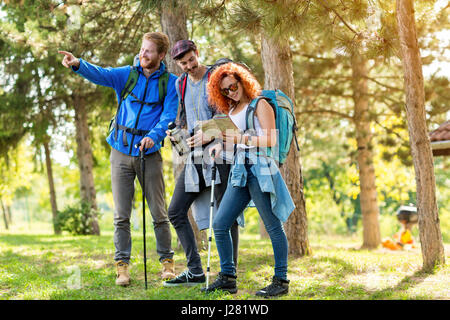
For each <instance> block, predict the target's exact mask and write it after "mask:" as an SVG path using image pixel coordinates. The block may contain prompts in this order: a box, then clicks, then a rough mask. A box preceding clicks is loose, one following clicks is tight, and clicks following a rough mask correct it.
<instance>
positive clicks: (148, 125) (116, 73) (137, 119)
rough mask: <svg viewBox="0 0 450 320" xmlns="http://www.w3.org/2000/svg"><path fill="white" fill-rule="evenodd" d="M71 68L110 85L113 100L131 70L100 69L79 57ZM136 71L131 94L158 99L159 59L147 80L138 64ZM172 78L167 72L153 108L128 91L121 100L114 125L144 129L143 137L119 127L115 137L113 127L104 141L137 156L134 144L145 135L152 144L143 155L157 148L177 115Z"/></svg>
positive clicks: (121, 88)
mask: <svg viewBox="0 0 450 320" xmlns="http://www.w3.org/2000/svg"><path fill="white" fill-rule="evenodd" d="M72 70H73V71H74V72H76V73H77V74H79V75H81V76H82V77H84V78H85V79H87V80H89V81H91V82H93V83H95V84H98V85H101V86H106V87H111V88H113V89H114V90H115V92H116V96H117V101H119V99H120V93H121V92H122V90H123V88H124V87H125V84H126V82H127V80H128V76H129V74H130V72H131V68H130V66H124V67H118V68H102V67H99V66H96V65H94V64H92V63H89V62H87V61H85V60H83V59H80V67H79V68H78V69H75V68H74V67H72ZM137 70H138V72H139V79H138V81H137V83H136V86H135V87H134V89H133V91H132V92H133V94H134V95H135V96H136V97H137V98H139V99H140V100H142V101H145V102H155V101H158V100H159V88H158V80H159V77H160V75H162V73H163V72H164V71H165V70H166V66H165V65H164V63H162V62H161V66H160V68H159V70H157V71H156V72H154V73H152V74H151V75H150V76H149V77H148V79H147V78H146V77H145V76H144V74H143V71H142V67H140V66H139V67H137ZM176 80H177V77H176V76H175V75H174V74H171V73H169V81H168V85H167V94H166V97H165V99H164V102H163V104H164V106H161V105H160V104H157V105H154V107H150V106H147V105H142V104H141V103H139V102H137V101H136V99H135V98H134V97H133V96H132V95H131V94H130V95H128V97H127V98H126V99H125V100H124V101H122V104H121V106H120V108H119V110H118V113H117V123H118V125H120V126H124V127H128V128H135V129H138V130H148V131H149V132H148V133H147V134H145V136H140V135H134V136H133V134H131V133H128V132H124V130H121V129H119V131H118V134H117V139H116V137H115V131H116V128H114V129H113V130H112V131H111V133H110V134H109V136H108V137H107V138H106V141H107V142H108V143H109V144H110V145H111V147H113V148H114V149H116V150H118V151H120V152H122V153H124V154H127V155H130V156H135V157H136V156H139V148H135V144H137V143H138V142H139V141H141V140H142V138H144V137H149V138H151V139H152V140H153V141H154V142H155V145H154V146H153V147H152V148H151V149H148V150H147V152H146V154H149V153H153V152H155V151H158V150H159V149H160V148H161V143H162V141H163V140H164V138H165V137H166V130H167V127H168V124H169V123H170V122H172V121H175V118H176V116H177V110H178V97H177V92H176V90H175V81H176ZM123 134H126V135H127V137H126V138H127V139H126V141H127V142H128V146H124V143H123Z"/></svg>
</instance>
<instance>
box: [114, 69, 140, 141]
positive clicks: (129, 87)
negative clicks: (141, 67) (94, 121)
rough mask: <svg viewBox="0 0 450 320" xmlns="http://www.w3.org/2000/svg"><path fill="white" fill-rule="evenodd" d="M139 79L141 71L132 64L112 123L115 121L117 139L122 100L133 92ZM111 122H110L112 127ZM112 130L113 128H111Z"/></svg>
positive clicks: (115, 136)
mask: <svg viewBox="0 0 450 320" xmlns="http://www.w3.org/2000/svg"><path fill="white" fill-rule="evenodd" d="M138 79H139V72H138V70H137V67H136V66H131V67H130V73H129V74H128V79H127V82H125V86H124V87H123V89H122V91H121V92H120V97H119V101H118V104H117V110H116V114H115V115H114V118H113V119H114V120H113V121H112V123H114V127H115V129H116V131H115V134H114V138H115V139H116V140H117V135H118V131H119V124H118V123H117V114H118V113H119V109H120V105H121V104H122V101H123V100H125V99H126V98H127V97H128V95H129V94H130V93H131V91H133V89H134V87H135V86H136V84H137V81H138ZM112 123H111V124H112ZM111 124H110V127H111ZM110 130H111V128H110Z"/></svg>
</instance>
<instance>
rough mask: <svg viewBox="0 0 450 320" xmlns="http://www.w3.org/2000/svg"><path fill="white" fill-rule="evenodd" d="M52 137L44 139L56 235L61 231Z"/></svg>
mask: <svg viewBox="0 0 450 320" xmlns="http://www.w3.org/2000/svg"><path fill="white" fill-rule="evenodd" d="M49 140H50V137H49V136H47V137H46V138H44V143H43V145H44V150H45V165H46V167H47V179H48V187H49V190H50V204H51V205H52V220H53V232H54V233H55V234H61V230H60V229H59V227H58V226H57V224H56V218H57V215H58V207H57V203H56V193H55V183H54V179H53V169H52V159H51V156H50V146H49Z"/></svg>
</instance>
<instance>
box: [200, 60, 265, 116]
mask: <svg viewBox="0 0 450 320" xmlns="http://www.w3.org/2000/svg"><path fill="white" fill-rule="evenodd" d="M230 75H231V76H233V77H234V78H235V79H236V80H238V81H239V82H240V83H241V84H242V86H243V88H244V93H245V94H246V95H247V97H249V98H250V99H251V100H253V99H255V98H256V97H257V96H259V95H260V94H261V85H260V84H259V82H258V80H256V78H255V76H254V75H253V74H252V73H251V72H250V71H249V70H248V69H247V68H245V67H244V66H241V65H239V64H237V63H233V62H229V63H226V64H223V65H221V66H219V67H217V68H216V69H215V70H214V71H213V73H212V74H211V77H210V79H209V82H208V96H209V99H208V100H209V103H210V104H211V105H212V106H213V107H215V108H216V109H217V110H218V111H219V112H222V113H226V114H228V112H229V110H230V109H231V108H232V107H233V105H234V103H233V102H234V101H233V100H232V99H230V98H228V97H225V96H223V95H222V93H220V83H221V82H222V80H223V79H224V78H225V77H227V76H230Z"/></svg>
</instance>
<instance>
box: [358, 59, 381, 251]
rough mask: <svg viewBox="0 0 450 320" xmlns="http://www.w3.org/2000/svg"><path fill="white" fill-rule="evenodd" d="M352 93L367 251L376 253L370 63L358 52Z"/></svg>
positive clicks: (364, 241)
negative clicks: (369, 80)
mask: <svg viewBox="0 0 450 320" xmlns="http://www.w3.org/2000/svg"><path fill="white" fill-rule="evenodd" d="M351 65H352V89H353V101H354V104H355V109H354V110H355V112H354V116H353V121H354V123H355V128H356V141H357V145H358V155H357V162H358V168H359V187H360V203H361V213H362V223H363V244H362V248H364V249H375V248H377V247H378V245H379V244H380V242H381V236H380V225H379V222H378V216H379V209H378V203H377V190H376V186H375V169H374V166H373V153H372V145H371V141H372V133H371V129H370V116H369V98H368V95H367V94H368V89H367V73H368V72H367V60H365V59H364V58H363V57H362V56H361V55H360V54H359V53H358V52H354V53H352V56H351Z"/></svg>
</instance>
